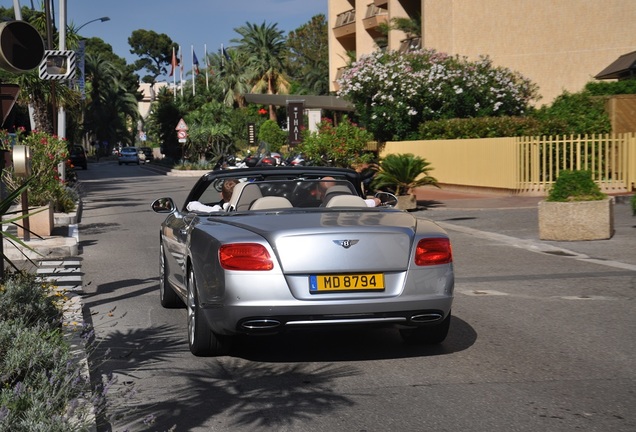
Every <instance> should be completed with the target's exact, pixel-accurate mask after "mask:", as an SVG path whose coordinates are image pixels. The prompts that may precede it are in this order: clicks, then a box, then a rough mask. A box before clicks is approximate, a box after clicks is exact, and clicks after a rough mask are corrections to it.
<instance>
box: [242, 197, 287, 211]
mask: <svg viewBox="0 0 636 432" xmlns="http://www.w3.org/2000/svg"><path fill="white" fill-rule="evenodd" d="M291 207H293V206H292V203H290V202H289V200H288V199H287V198H284V197H278V196H266V197H263V198H259V199H257V200H256V201H254V203H253V204H252V206H251V207H250V210H269V209H284V208H291Z"/></svg>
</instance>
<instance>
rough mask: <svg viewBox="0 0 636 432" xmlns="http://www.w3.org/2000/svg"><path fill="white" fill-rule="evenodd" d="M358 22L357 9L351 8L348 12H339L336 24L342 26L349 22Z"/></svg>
mask: <svg viewBox="0 0 636 432" xmlns="http://www.w3.org/2000/svg"><path fill="white" fill-rule="evenodd" d="M355 22H356V10H355V9H351V10H348V11H346V12H343V13H341V14H339V15H338V16H337V17H336V25H335V27H342V26H345V25H347V24H352V23H355Z"/></svg>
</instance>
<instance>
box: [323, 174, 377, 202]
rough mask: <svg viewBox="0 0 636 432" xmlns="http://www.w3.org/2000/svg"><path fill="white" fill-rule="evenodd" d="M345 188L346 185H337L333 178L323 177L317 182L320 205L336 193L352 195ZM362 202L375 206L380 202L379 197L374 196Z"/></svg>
mask: <svg viewBox="0 0 636 432" xmlns="http://www.w3.org/2000/svg"><path fill="white" fill-rule="evenodd" d="M345 189H347V188H346V186H338V184H337V183H336V179H335V178H333V177H323V178H322V181H321V182H320V183H318V193H319V195H320V197H321V198H322V204H320V206H321V207H324V206H326V205H327V203H328V202H329V200H330V199H331V198H333V197H335V196H337V195H353V194H352V193H351V191H350V190H345ZM364 202H365V203H367V207H377V206H379V205H380V204H382V201H381V200H380V198H376V197H373V198H368V199H365V200H364Z"/></svg>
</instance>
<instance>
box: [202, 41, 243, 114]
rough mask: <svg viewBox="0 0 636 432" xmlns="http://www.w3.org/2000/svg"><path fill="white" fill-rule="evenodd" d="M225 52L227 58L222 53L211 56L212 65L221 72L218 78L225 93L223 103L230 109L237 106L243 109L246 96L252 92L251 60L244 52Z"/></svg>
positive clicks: (229, 50)
mask: <svg viewBox="0 0 636 432" xmlns="http://www.w3.org/2000/svg"><path fill="white" fill-rule="evenodd" d="M225 52H226V54H227V57H226V56H224V55H223V54H222V53H219V54H211V55H210V60H211V61H210V64H211V65H214V68H215V69H216V70H218V71H219V73H218V75H217V77H218V83H219V85H220V86H221V89H222V92H223V103H225V105H227V106H230V107H231V106H234V105H236V106H237V107H239V108H243V107H245V96H244V95H245V93H249V91H250V90H251V86H250V84H249V81H250V78H251V77H252V74H251V73H250V72H249V71H250V66H249V58H248V56H247V54H246V53H245V52H244V51H239V50H236V49H228V50H226V51H225Z"/></svg>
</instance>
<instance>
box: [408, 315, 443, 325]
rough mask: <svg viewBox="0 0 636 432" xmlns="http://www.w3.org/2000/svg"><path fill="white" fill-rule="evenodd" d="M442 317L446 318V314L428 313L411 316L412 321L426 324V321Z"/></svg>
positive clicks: (438, 319) (437, 319) (429, 321)
mask: <svg viewBox="0 0 636 432" xmlns="http://www.w3.org/2000/svg"><path fill="white" fill-rule="evenodd" d="M442 318H444V315H442V314H439V313H426V314H419V315H413V316H412V317H411V322H413V323H417V324H425V323H432V322H435V321H440V320H441V319H442Z"/></svg>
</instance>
